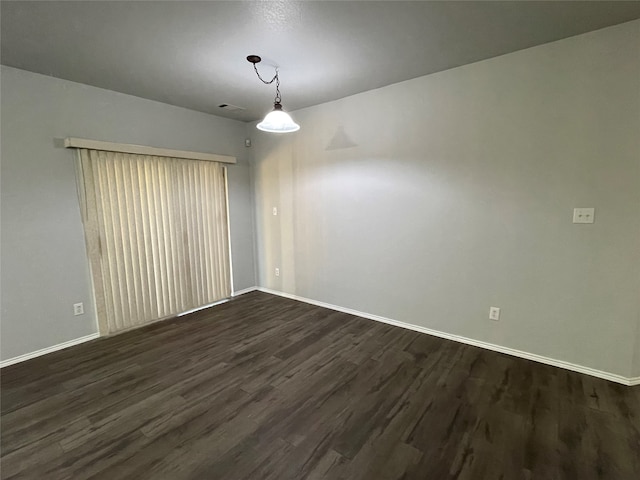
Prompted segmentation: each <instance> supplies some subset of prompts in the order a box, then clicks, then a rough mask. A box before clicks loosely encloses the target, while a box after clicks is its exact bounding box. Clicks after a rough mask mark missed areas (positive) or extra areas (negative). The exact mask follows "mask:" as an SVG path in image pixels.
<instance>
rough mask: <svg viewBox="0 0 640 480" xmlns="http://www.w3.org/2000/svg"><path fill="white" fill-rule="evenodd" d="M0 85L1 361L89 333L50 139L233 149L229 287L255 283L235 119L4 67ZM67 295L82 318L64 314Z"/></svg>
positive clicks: (65, 172)
mask: <svg viewBox="0 0 640 480" xmlns="http://www.w3.org/2000/svg"><path fill="white" fill-rule="evenodd" d="M1 82H2V83H1V102H2V103H1V107H2V114H1V115H2V116H1V122H2V147H1V154H2V180H1V182H2V183H1V184H2V239H1V240H2V266H1V273H2V277H1V281H2V330H1V333H2V342H1V347H2V352H1V358H2V359H8V358H13V357H15V356H18V355H21V354H25V353H29V352H32V351H35V350H39V349H41V348H45V347H49V346H52V345H56V344H59V343H61V342H65V341H68V340H73V339H75V338H78V337H82V336H84V335H88V334H91V333H94V332H96V331H97V330H96V321H95V313H94V311H93V305H92V303H93V301H92V293H91V284H90V277H89V271H88V264H87V260H86V253H85V245H84V233H83V229H82V224H81V220H80V213H79V207H78V199H77V195H76V183H75V171H74V152H73V151H72V150H65V149H63V148H59V147H58V146H56V144H55V143H54V139H55V138H64V137H67V136H75V137H83V138H90V139H97V140H107V141H113V142H122V143H136V144H141V145H151V146H157V147H166V148H174V149H181V150H195V151H204V152H213V153H220V154H226V155H234V156H236V157H237V159H238V164H237V165H232V166H229V167H228V173H229V209H230V223H231V237H232V238H231V244H232V261H233V275H234V288H235V289H236V290H239V289H242V288H247V287H251V286H254V285H255V268H254V245H253V239H254V237H255V236H254V231H253V211H252V200H251V199H252V197H251V195H252V186H251V185H252V183H251V176H250V165H249V162H248V159H247V149H246V148H245V147H244V138H245V134H246V125H245V124H244V123H241V122H236V121H233V120H227V119H223V118H219V117H214V116H211V115H206V114H203V113H198V112H193V111H190V110H187V109H184V108H178V107H173V106H170V105H165V104H162V103H157V102H152V101H149V100H144V99H141V98H137V97H132V96H129V95H123V94H119V93H115V92H111V91H108V90H102V89H99V88H94V87H89V86H86V85H81V84H78V83H73V82H68V81H65V80H59V79H55V78H51V77H47V76H43V75H38V74H34V73H29V72H25V71H22V70H17V69H13V68H8V67H4V66H3V67H2V70H1ZM76 302H83V303H84V305H85V312H86V313H85V314H84V315H82V316H73V309H72V305H73V303H76Z"/></svg>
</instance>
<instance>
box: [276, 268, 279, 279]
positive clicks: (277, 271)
mask: <svg viewBox="0 0 640 480" xmlns="http://www.w3.org/2000/svg"><path fill="white" fill-rule="evenodd" d="M279 276H280V269H279V268H276V277H279Z"/></svg>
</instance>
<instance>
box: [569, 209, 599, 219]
mask: <svg viewBox="0 0 640 480" xmlns="http://www.w3.org/2000/svg"><path fill="white" fill-rule="evenodd" d="M595 215H596V209H595V208H574V209H573V223H593V221H594V219H595Z"/></svg>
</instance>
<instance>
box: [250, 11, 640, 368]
mask: <svg viewBox="0 0 640 480" xmlns="http://www.w3.org/2000/svg"><path fill="white" fill-rule="evenodd" d="M638 45H640V22H639V21H635V22H631V23H627V24H623V25H620V26H616V27H612V28H608V29H604V30H600V31H597V32H592V33H589V34H585V35H581V36H577V37H573V38H570V39H566V40H562V41H559V42H554V43H550V44H546V45H542V46H539V47H535V48H531V49H528V50H524V51H520V52H516V53H513V54H509V55H505V56H501V57H497V58H494V59H490V60H487V61H482V62H479V63H476V64H472V65H467V66H464V67H460V68H456V69H452V70H449V71H445V72H441V73H437V74H433V75H429V76H426V77H421V78H417V79H414V80H410V81H407V82H403V83H399V84H395V85H392V86H389V87H385V88H381V89H378V90H374V91H370V92H366V93H363V94H359V95H355V96H352V97H347V98H344V99H341V100H339V101H335V102H331V103H327V104H323V105H319V106H316V107H311V108H308V109H304V110H300V111H297V112H294V116H295V118H296V120H297V121H298V122H299V123H300V124H301V126H302V129H301V130H300V132H298V133H296V134H293V135H290V136H269V135H268V134H263V133H259V132H258V131H256V130H251V131H252V132H253V133H252V134H251V135H252V137H253V139H254V162H255V173H254V175H255V188H256V200H257V203H256V229H257V238H258V255H259V285H261V286H263V287H267V288H271V289H275V290H280V291H284V292H287V293H291V294H296V295H299V296H303V297H307V298H311V299H315V300H318V301H323V302H327V303H331V304H334V305H338V306H342V307H346V308H352V309H356V310H359V311H363V312H367V313H371V314H377V315H381V316H384V317H388V318H392V319H395V320H399V321H403V322H407V323H410V324H414V325H419V326H423V327H427V328H431V329H435V330H439V331H442V332H448V333H451V334H456V335H460V336H464V337H468V338H472V339H476V340H480V341H485V342H489V343H493V344H497V345H502V346H506V347H510V348H513V349H517V350H522V351H525V352H530V353H534V354H538V355H543V356H546V357H550V358H553V359H558V360H563V361H568V362H572V363H575V364H578V365H582V366H586V367H591V368H595V369H598V370H602V371H606V372H610V373H614V374H618V375H622V376H625V377H628V376H630V375H631V374H632V370H633V367H632V363H633V356H634V348H635V347H634V344H635V342H636V327H637V320H638V318H639V314H640V295H639V292H640V249H639V248H638V245H639V243H638V241H639V239H640V215H639V214H638V211H639V210H638V208H639V207H640V143H639V136H638V132H640V116H639V112H640V90H639V88H638V85H639V83H638V82H639V80H640V57H639V55H638ZM372 74H375V72H372ZM285 94H286V92H285ZM285 107H286V104H285ZM273 206H278V207H279V208H280V215H278V216H273V215H272V214H271V209H272V207H273ZM574 207H595V208H596V223H595V224H593V225H573V224H572V209H573V208H574ZM275 267H279V268H280V269H281V275H280V277H276V276H275V275H274V268H275ZM490 306H499V307H501V308H502V316H501V320H500V321H499V322H493V321H490V320H488V318H487V317H488V310H489V307H490ZM637 366H638V365H637V362H636V368H637ZM636 374H637V373H636Z"/></svg>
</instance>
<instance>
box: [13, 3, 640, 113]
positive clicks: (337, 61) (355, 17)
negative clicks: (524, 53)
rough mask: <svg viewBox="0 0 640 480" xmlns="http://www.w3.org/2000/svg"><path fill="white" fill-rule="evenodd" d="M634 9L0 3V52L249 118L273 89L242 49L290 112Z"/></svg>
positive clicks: (579, 29) (565, 33)
mask: <svg viewBox="0 0 640 480" xmlns="http://www.w3.org/2000/svg"><path fill="white" fill-rule="evenodd" d="M637 18H640V2H638V1H632V2H629V1H627V2H617V1H603V2H599V1H567V2H564V1H549V2H543V1H532V2H529V1H505V2H492V1H474V2H460V1H443V2H433V1H431V2H427V1H414V2H402V1H386V2H384V1H377V2H368V1H349V2H309V1H305V2H300V1H251V2H249V1H247V2H241V1H233V2H213V1H209V2H191V1H174V2H160V1H137V2H133V1H129V2H104V1H100V2H98V1H84V2H68V1H60V2H59V1H45V2H31V1H20V2H10V1H2V3H1V35H2V36H1V40H2V63H3V64H5V65H9V66H13V67H17V68H21V69H25V70H31V71H34V72H38V73H43V74H46V75H53V76H55V77H60V78H64V79H68V80H73V81H76V82H81V83H85V84H89V85H95V86H97V87H102V88H106V89H109V90H115V91H118V92H123V93H128V94H131V95H137V96H139V97H144V98H149V99H153V100H157V101H160V102H165V103H169V104H173V105H180V106H183V107H187V108H190V109H193V110H199V111H202V112H207V113H212V114H215V115H221V116H226V117H229V118H236V119H239V120H244V121H248V120H255V119H257V118H259V117H261V116H263V115H264V113H265V112H266V111H268V110H270V108H271V106H272V105H271V103H272V102H273V97H274V94H275V88H274V87H273V86H266V85H263V84H262V83H260V81H259V80H258V79H257V78H256V76H255V74H254V72H253V69H252V66H251V64H249V63H248V62H247V61H246V60H245V57H246V56H247V55H249V54H257V55H261V56H262V57H263V62H262V63H261V64H259V67H260V70H261V73H262V74H263V76H264V77H269V78H270V77H271V76H272V75H273V66H274V65H279V67H280V78H281V90H282V104H283V106H284V107H285V109H286V110H289V111H291V110H295V109H298V108H302V107H306V106H310V105H315V104H318V103H323V102H327V101H330V100H335V99H337V98H341V97H345V96H347V95H352V94H355V93H358V92H362V91H366V90H370V89H373V88H378V87H381V86H384V85H389V84H391V83H395V82H399V81H402V80H407V79H410V78H414V77H418V76H421V75H426V74H429V73H433V72H437V71H441V70H446V69H448V68H452V67H456V66H459V65H464V64H467V63H471V62H476V61H478V60H482V59H486V58H490V57H495V56H497V55H502V54H505V53H508V52H513V51H516V50H520V49H523V48H527V47H531V46H534V45H539V44H542V43H546V42H550V41H554V40H558V39H561V38H566V37H569V36H573V35H577V34H580V33H584V32H587V31H591V30H596V29H599V28H603V27H606V26H609V25H614V24H617V23H622V22H625V21H629V20H633V19H637ZM222 103H229V104H234V105H239V106H242V107H245V108H246V110H244V111H241V112H235V113H234V112H226V111H224V110H222V109H220V108H219V107H218V105H220V104H222Z"/></svg>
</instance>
